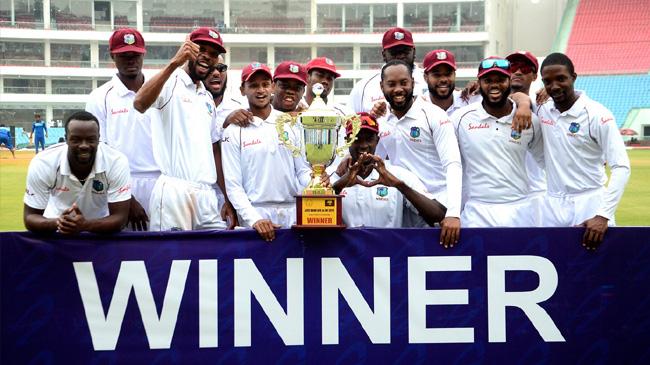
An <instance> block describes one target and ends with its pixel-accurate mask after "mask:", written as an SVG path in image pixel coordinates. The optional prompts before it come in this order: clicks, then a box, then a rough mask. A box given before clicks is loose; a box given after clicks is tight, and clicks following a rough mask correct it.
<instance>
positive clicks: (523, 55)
mask: <svg viewBox="0 0 650 365" xmlns="http://www.w3.org/2000/svg"><path fill="white" fill-rule="evenodd" d="M506 60H508V61H510V62H511V63H512V62H515V61H517V60H526V61H528V62H530V63H532V64H533V65H534V66H535V72H537V70H538V69H539V63H537V57H535V56H534V55H533V54H532V53H530V52H528V51H517V52H515V53H512V54H510V55H508V57H506Z"/></svg>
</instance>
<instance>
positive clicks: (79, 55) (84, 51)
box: [50, 43, 90, 67]
mask: <svg viewBox="0 0 650 365" xmlns="http://www.w3.org/2000/svg"><path fill="white" fill-rule="evenodd" d="M50 55H51V61H50V65H51V66H61V67H90V44H64V43H52V44H51V45H50Z"/></svg>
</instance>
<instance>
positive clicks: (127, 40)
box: [124, 33, 135, 44]
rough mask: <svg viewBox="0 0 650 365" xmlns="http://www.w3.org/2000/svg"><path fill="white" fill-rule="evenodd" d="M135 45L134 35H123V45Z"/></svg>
mask: <svg viewBox="0 0 650 365" xmlns="http://www.w3.org/2000/svg"><path fill="white" fill-rule="evenodd" d="M133 43H135V35H134V34H131V33H128V34H125V35H124V44H133Z"/></svg>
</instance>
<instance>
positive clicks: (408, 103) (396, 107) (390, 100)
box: [384, 89, 413, 112]
mask: <svg viewBox="0 0 650 365" xmlns="http://www.w3.org/2000/svg"><path fill="white" fill-rule="evenodd" d="M384 97H385V98H386V101H388V104H390V107H391V108H392V109H394V110H397V111H398V112H403V111H406V110H408V108H410V107H411V104H412V101H413V89H411V90H410V91H409V92H408V93H407V94H406V95H405V96H404V104H401V105H397V104H395V101H394V99H393V97H392V96H390V95H384Z"/></svg>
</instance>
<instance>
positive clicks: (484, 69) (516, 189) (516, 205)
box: [452, 57, 544, 227]
mask: <svg viewBox="0 0 650 365" xmlns="http://www.w3.org/2000/svg"><path fill="white" fill-rule="evenodd" d="M510 76H511V75H510V63H509V62H508V60H506V59H503V58H498V57H490V58H487V59H485V60H483V61H482V62H481V63H480V64H479V68H478V80H479V87H480V88H479V91H480V93H481V96H482V99H483V100H482V101H481V102H480V103H474V104H472V105H469V106H466V107H464V108H461V109H459V110H458V111H456V113H454V115H453V116H452V122H453V123H454V127H455V128H456V135H457V137H458V146H459V148H460V153H461V156H462V158H463V187H464V189H465V194H464V195H465V197H466V199H467V200H466V202H465V205H464V207H463V211H462V214H461V220H462V222H463V226H464V227H534V226H537V225H538V223H539V218H538V217H537V215H538V214H539V209H537V207H536V206H535V205H534V204H536V203H537V201H534V200H532V199H530V198H529V197H528V194H529V189H528V179H527V176H528V175H527V171H526V155H527V153H528V151H531V153H532V154H533V156H535V158H536V161H537V162H538V163H540V164H543V159H544V150H543V141H542V135H541V131H540V127H539V121H538V120H537V117H536V116H533V121H532V128H529V129H525V130H523V131H522V132H521V133H519V132H517V131H515V130H513V129H511V128H510V126H511V124H512V119H513V118H514V113H515V105H514V102H513V101H512V100H510V99H509V98H508V96H509V94H510V87H511V85H510Z"/></svg>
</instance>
